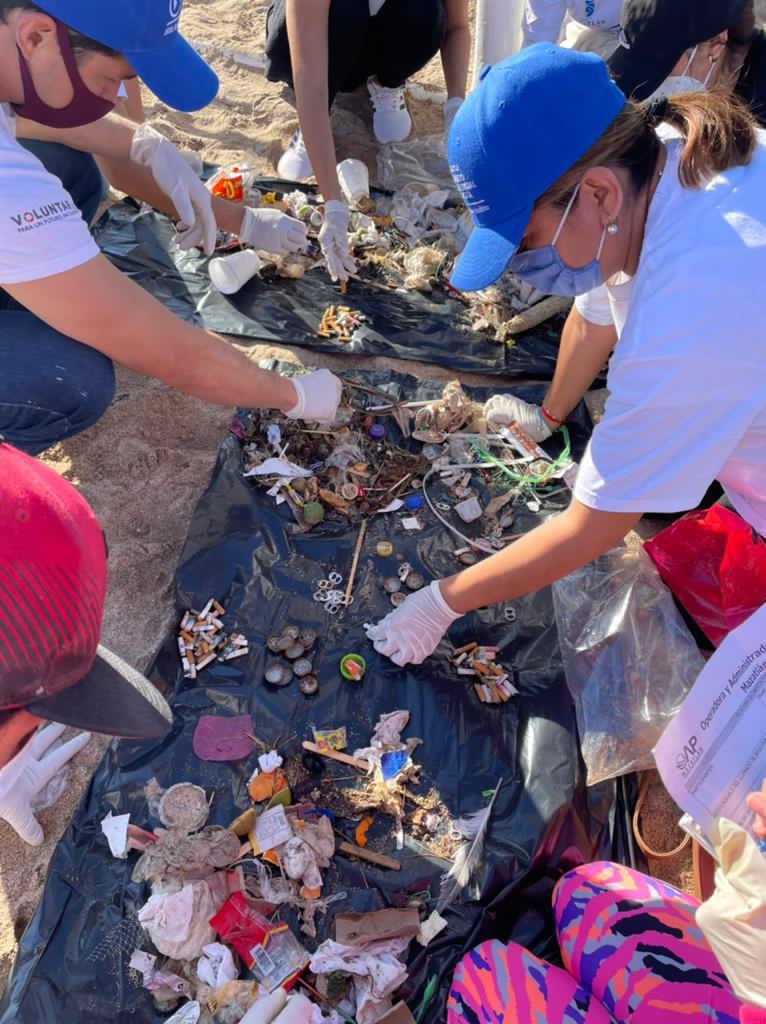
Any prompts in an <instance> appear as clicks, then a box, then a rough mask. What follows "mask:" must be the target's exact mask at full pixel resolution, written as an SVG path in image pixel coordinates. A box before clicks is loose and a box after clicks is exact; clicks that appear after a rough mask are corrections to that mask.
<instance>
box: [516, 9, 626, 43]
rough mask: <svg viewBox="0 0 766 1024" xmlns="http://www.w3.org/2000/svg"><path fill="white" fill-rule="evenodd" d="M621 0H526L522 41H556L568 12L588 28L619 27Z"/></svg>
mask: <svg viewBox="0 0 766 1024" xmlns="http://www.w3.org/2000/svg"><path fill="white" fill-rule="evenodd" d="M621 7H622V0H526V6H525V9H524V17H523V18H522V21H521V33H522V40H523V42H522V45H523V46H531V44H532V43H555V42H557V41H558V38H559V36H560V35H561V30H562V27H563V24H564V19H565V18H566V16H567V14H568V15H569V17H570V18H572V19H573V20H574V21H576V22H578V23H579V24H580V25H584V26H586V27H587V28H600V29H602V30H603V31H606V32H614V33H615V35H616V34H617V33H618V32H619V30H620V9H621Z"/></svg>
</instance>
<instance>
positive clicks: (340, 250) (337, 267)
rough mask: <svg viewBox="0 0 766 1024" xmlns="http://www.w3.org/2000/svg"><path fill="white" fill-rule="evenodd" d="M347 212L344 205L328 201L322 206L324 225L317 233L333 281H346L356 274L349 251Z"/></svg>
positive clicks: (332, 200)
mask: <svg viewBox="0 0 766 1024" xmlns="http://www.w3.org/2000/svg"><path fill="white" fill-rule="evenodd" d="M348 218H349V210H348V207H347V206H346V204H345V203H341V202H340V200H338V199H330V200H328V202H326V203H325V204H324V224H322V228H321V230H320V232H319V244H320V245H321V246H322V252H323V253H324V258H325V263H326V264H327V271H328V273H329V275H330V277H331V278H332V279H333V281H348V279H349V276H350V275H351V274H355V273H356V263H355V262H354V257H353V256H352V255H351V252H350V251H349V241H348Z"/></svg>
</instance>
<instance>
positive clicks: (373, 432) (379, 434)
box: [367, 423, 386, 441]
mask: <svg viewBox="0 0 766 1024" xmlns="http://www.w3.org/2000/svg"><path fill="white" fill-rule="evenodd" d="M367 433H368V435H369V436H370V437H371V438H372V440H373V441H382V440H383V438H384V437H385V436H386V428H385V427H384V426H383V424H382V423H373V425H372V426H371V427H370V429H369V430H368V431H367Z"/></svg>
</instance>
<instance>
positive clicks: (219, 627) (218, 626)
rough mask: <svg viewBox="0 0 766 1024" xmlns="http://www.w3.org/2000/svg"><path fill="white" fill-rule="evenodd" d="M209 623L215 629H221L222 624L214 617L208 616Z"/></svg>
mask: <svg viewBox="0 0 766 1024" xmlns="http://www.w3.org/2000/svg"><path fill="white" fill-rule="evenodd" d="M209 623H211V624H212V625H213V626H215V628H216V629H223V623H222V622H221V620H220V619H217V618H216V617H215V615H211V616H210V619H209Z"/></svg>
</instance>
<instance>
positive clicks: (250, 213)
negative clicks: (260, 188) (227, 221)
mask: <svg viewBox="0 0 766 1024" xmlns="http://www.w3.org/2000/svg"><path fill="white" fill-rule="evenodd" d="M239 240H240V242H242V243H243V244H244V245H252V246H253V248H254V249H265V251H266V252H273V253H274V254H275V255H276V256H287V254H288V253H291V252H300V250H301V249H305V248H306V241H307V239H306V225H305V224H303V223H302V222H301V221H299V220H296V219H295V217H288V215H287V214H286V213H282V212H281V211H280V210H253V209H251V208H250V207H249V206H248V207H247V208H246V209H245V212H244V214H243V216H242V227H241V228H240V229H239Z"/></svg>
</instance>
